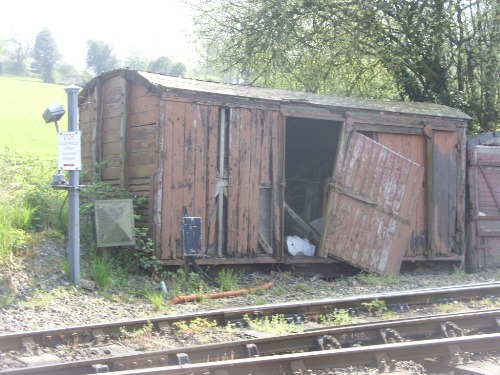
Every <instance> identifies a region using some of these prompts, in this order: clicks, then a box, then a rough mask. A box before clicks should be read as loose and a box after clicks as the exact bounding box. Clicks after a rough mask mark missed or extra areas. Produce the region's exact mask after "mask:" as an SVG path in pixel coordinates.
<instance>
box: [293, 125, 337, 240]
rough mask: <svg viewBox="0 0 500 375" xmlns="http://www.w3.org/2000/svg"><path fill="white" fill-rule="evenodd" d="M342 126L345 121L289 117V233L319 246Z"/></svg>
mask: <svg viewBox="0 0 500 375" xmlns="http://www.w3.org/2000/svg"><path fill="white" fill-rule="evenodd" d="M341 130H342V123H341V122H336V121H328V120H317V119H307V118H298V117H288V118H287V119H286V136H285V181H286V185H285V186H286V188H285V228H284V229H285V231H284V233H285V236H294V235H297V236H300V237H305V238H307V239H308V240H309V241H310V242H311V243H313V244H314V245H315V246H316V247H317V246H319V242H320V239H321V234H322V232H323V225H324V215H325V208H326V203H327V197H328V189H329V186H330V185H329V184H330V182H331V177H332V174H333V169H334V165H335V160H336V158H337V149H338V144H339V139H340V134H341Z"/></svg>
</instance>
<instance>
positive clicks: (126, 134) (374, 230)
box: [79, 69, 469, 274]
mask: <svg viewBox="0 0 500 375" xmlns="http://www.w3.org/2000/svg"><path fill="white" fill-rule="evenodd" d="M79 105H80V126H81V130H82V134H83V151H82V152H83V162H84V166H85V167H86V168H87V169H91V168H90V167H91V166H92V165H93V164H95V163H98V162H101V161H107V162H108V163H107V167H106V168H104V169H103V170H102V172H101V173H102V178H103V180H104V181H107V182H109V183H111V184H115V185H119V186H122V187H124V188H127V189H129V190H131V191H132V192H134V193H135V194H140V195H144V196H146V197H147V198H148V201H147V204H146V205H145V206H144V208H143V211H142V212H141V213H142V214H143V215H144V218H145V219H144V220H145V223H146V224H147V225H148V226H149V227H150V228H151V233H152V238H153V239H154V242H155V248H156V250H157V252H158V255H159V256H160V258H161V259H162V261H164V263H165V264H171V265H178V264H183V262H184V260H183V245H182V244H183V242H182V241H183V238H182V234H181V230H180V228H181V225H182V220H183V217H187V216H188V217H200V218H201V222H202V228H201V235H202V254H203V256H202V257H201V258H199V259H198V262H199V263H200V264H236V263H239V264H255V263H286V262H297V263H299V262H307V263H311V262H312V263H314V262H325V263H326V262H330V261H331V260H332V259H340V260H343V261H346V262H348V263H350V264H353V265H355V266H357V267H360V268H362V269H366V270H371V271H374V272H378V273H382V274H383V273H395V272H398V271H399V268H400V266H401V262H402V261H403V260H415V261H416V260H429V259H430V260H450V261H457V260H459V259H461V257H462V256H463V254H464V250H465V229H464V225H465V224H464V210H465V206H464V205H465V156H466V138H465V132H466V128H467V125H468V122H469V117H467V116H466V115H465V114H463V113H461V112H459V111H457V110H454V109H451V108H448V107H444V106H439V105H432V104H421V103H400V102H384V101H371V100H361V99H354V98H342V97H331V96H326V95H316V94H306V93H298V92H290V91H281V90H274V89H266V88H259V87H249V86H241V85H230V84H220V83H213V82H202V81H196V80H191V79H183V78H174V77H168V76H163V75H158V74H151V73H145V72H138V71H133V70H125V69H121V70H116V71H112V72H108V73H105V74H103V75H101V76H99V77H97V78H95V79H94V80H92V81H91V82H89V84H87V85H86V86H85V87H84V89H83V90H82V92H81V94H80V104H79ZM292 254H293V255H292Z"/></svg>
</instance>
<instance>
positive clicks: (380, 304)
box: [362, 298, 389, 317]
mask: <svg viewBox="0 0 500 375" xmlns="http://www.w3.org/2000/svg"><path fill="white" fill-rule="evenodd" d="M362 305H363V306H364V307H365V308H366V310H367V312H368V314H369V315H371V316H377V317H380V316H382V315H383V314H385V313H387V312H388V311H389V310H388V309H387V305H386V303H385V301H381V300H379V299H378V298H375V299H374V300H373V301H370V302H363V303H362Z"/></svg>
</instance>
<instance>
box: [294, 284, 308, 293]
mask: <svg viewBox="0 0 500 375" xmlns="http://www.w3.org/2000/svg"><path fill="white" fill-rule="evenodd" d="M295 289H297V292H301V293H305V292H309V291H310V290H311V286H310V285H308V284H306V283H301V282H299V283H297V284H295Z"/></svg>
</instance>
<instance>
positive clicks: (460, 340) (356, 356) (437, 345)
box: [114, 333, 500, 375]
mask: <svg viewBox="0 0 500 375" xmlns="http://www.w3.org/2000/svg"><path fill="white" fill-rule="evenodd" d="M499 350H500V333H496V334H490V335H477V336H468V337H454V338H446V339H437V340H424V341H417V342H404V343H397V344H383V345H374V346H364V347H355V348H347V349H341V350H324V351H316V352H311V353H293V354H283V355H275V356H269V357H257V358H246V359H236V360H227V361H219V362H203V363H196V364H190V363H186V364H183V365H175V366H166V367H156V368H147V369H137V370H124V371H116V372H114V374H115V375H140V374H144V375H186V374H190V375H206V374H213V375H248V374H259V375H276V374H285V373H294V374H296V373H302V374H305V373H306V372H307V371H308V370H318V369H325V368H339V367H347V366H378V367H379V368H380V369H382V370H385V369H390V368H391V367H393V366H394V364H395V361H405V360H419V359H425V358H447V359H448V360H449V361H450V362H452V361H465V360H467V358H468V357H469V355H470V353H481V352H492V351H499Z"/></svg>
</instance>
